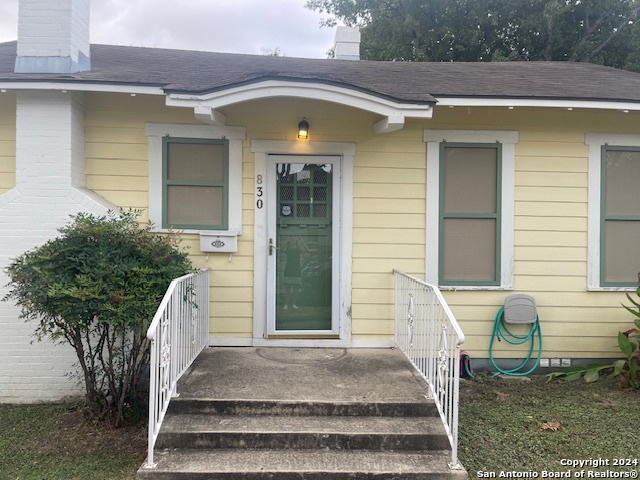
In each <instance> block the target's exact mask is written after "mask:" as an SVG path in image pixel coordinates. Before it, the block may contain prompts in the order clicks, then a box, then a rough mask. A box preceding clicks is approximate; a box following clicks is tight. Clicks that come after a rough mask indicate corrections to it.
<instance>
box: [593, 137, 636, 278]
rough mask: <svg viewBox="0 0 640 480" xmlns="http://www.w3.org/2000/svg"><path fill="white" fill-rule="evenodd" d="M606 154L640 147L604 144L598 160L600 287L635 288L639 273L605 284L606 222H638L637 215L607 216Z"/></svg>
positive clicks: (634, 149) (633, 150) (629, 150)
mask: <svg viewBox="0 0 640 480" xmlns="http://www.w3.org/2000/svg"><path fill="white" fill-rule="evenodd" d="M608 152H640V147H624V146H614V145H608V144H606V143H605V144H604V145H602V147H601V155H600V156H601V160H600V165H601V169H600V286H602V287H633V288H636V287H637V286H638V283H639V282H640V272H639V273H638V278H636V279H634V280H633V281H629V282H607V281H605V280H604V278H605V269H606V265H605V258H606V237H607V235H606V233H607V230H606V226H607V225H606V223H607V222H608V221H626V222H640V214H639V215H614V214H607V153H608Z"/></svg>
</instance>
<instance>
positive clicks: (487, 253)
mask: <svg viewBox="0 0 640 480" xmlns="http://www.w3.org/2000/svg"><path fill="white" fill-rule="evenodd" d="M424 140H425V141H426V142H427V232H426V236H427V251H426V258H427V265H426V272H427V273H426V277H427V281H428V282H429V283H433V284H437V285H440V286H441V287H444V288H455V289H464V288H478V287H480V288H485V289H511V288H513V248H514V247H513V245H514V231H513V229H514V175H515V144H516V143H517V141H518V133H517V132H504V131H464V130H425V132H424Z"/></svg>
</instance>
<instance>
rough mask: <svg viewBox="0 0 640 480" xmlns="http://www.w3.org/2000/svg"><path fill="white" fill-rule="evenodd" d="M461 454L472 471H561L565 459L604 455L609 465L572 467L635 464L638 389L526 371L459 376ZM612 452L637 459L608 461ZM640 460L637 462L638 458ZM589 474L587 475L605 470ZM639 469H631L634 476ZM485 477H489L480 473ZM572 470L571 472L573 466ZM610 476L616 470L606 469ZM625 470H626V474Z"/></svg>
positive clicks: (639, 448)
mask: <svg viewBox="0 0 640 480" xmlns="http://www.w3.org/2000/svg"><path fill="white" fill-rule="evenodd" d="M459 432H460V448H459V452H460V460H461V462H462V464H463V465H464V466H465V468H466V469H467V471H468V472H469V477H470V478H480V477H482V475H479V474H478V472H495V473H496V477H497V478H500V477H499V475H500V472H507V471H514V470H515V471H520V472H523V471H525V472H526V471H529V470H532V471H534V472H538V474H539V476H538V478H543V476H542V473H541V472H542V471H555V472H566V471H567V470H569V467H567V466H563V465H562V464H561V463H560V462H561V460H562V459H569V460H589V459H599V458H601V459H604V460H609V464H610V466H608V467H607V466H601V467H600V468H593V467H589V466H586V467H582V468H575V469H572V472H573V471H575V470H578V471H580V470H585V471H586V472H585V477H584V478H590V477H589V475H590V474H589V472H590V471H591V472H598V473H604V472H605V471H606V470H610V471H613V472H620V471H628V472H632V471H633V472H634V473H629V475H631V476H630V477H628V478H637V475H636V472H638V471H640V463H637V462H640V391H639V390H635V391H630V390H621V389H619V388H618V387H617V385H616V384H615V382H614V381H612V380H600V381H598V382H596V383H591V384H587V383H584V382H583V381H582V380H581V381H575V382H565V381H562V380H554V381H552V382H549V383H547V382H546V379H545V378H544V377H531V381H518V380H505V379H500V378H489V377H486V376H484V377H482V376H481V377H480V378H478V379H477V380H469V381H461V387H460V428H459ZM614 459H630V460H632V463H635V465H630V466H625V467H620V466H613V463H614V462H615V460H614ZM635 460H637V462H636V461H635ZM594 475H596V474H593V473H592V474H591V478H602V477H596V476H594ZM633 475H636V476H633ZM485 478H489V477H485ZM572 478H580V477H575V475H574V474H573V473H572ZM604 478H615V477H613V476H612V477H604ZM623 478H624V477H623Z"/></svg>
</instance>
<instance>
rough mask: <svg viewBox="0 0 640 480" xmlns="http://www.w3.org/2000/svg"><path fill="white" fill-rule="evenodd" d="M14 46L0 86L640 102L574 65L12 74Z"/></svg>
mask: <svg viewBox="0 0 640 480" xmlns="http://www.w3.org/2000/svg"><path fill="white" fill-rule="evenodd" d="M16 45H17V42H15V41H14V42H6V43H1V44H0V84H1V83H4V82H11V83H14V82H43V81H44V82H59V83H92V84H107V85H134V86H153V87H158V88H162V89H163V90H164V91H165V92H166V93H178V94H193V95H204V94H207V93H211V92H217V91H223V90H226V89H230V88H234V87H240V86H243V85H249V84H253V83H257V82H260V81H265V80H283V81H292V82H313V83H322V84H326V85H333V86H339V87H343V88H346V89H351V90H356V91H361V92H365V93H367V94H370V95H374V96H378V97H381V98H386V99H389V100H392V101H394V102H398V103H412V104H420V103H423V104H433V103H435V102H437V99H438V98H443V99H444V98H447V97H463V98H500V99H538V100H541V99H545V100H554V99H557V100H560V99H562V100H588V101H602V102H631V103H640V74H639V73H634V72H627V71H624V70H618V69H614V68H610V67H604V66H600V65H593V64H588V63H576V62H487V63H482V62H479V63H467V62H458V63H441V62H437V63H436V62H420V63H411V62H377V61H376V62H372V61H362V60H361V61H345V60H323V59H306V58H292V57H271V56H264V55H242V54H229V53H212V52H201V51H191V50H169V49H159V48H144V47H126V46H114V45H92V46H91V64H92V70H91V71H90V72H83V73H76V74H16V73H13V68H14V62H15V58H16Z"/></svg>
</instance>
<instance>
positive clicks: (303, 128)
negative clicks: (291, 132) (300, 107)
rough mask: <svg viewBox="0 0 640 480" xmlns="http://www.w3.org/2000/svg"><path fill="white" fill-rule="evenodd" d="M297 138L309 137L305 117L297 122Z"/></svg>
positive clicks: (307, 123)
mask: <svg viewBox="0 0 640 480" xmlns="http://www.w3.org/2000/svg"><path fill="white" fill-rule="evenodd" d="M298 138H303V139H305V140H306V139H307V138H309V122H307V119H306V118H303V119H302V121H301V122H300V123H299V124H298Z"/></svg>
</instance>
